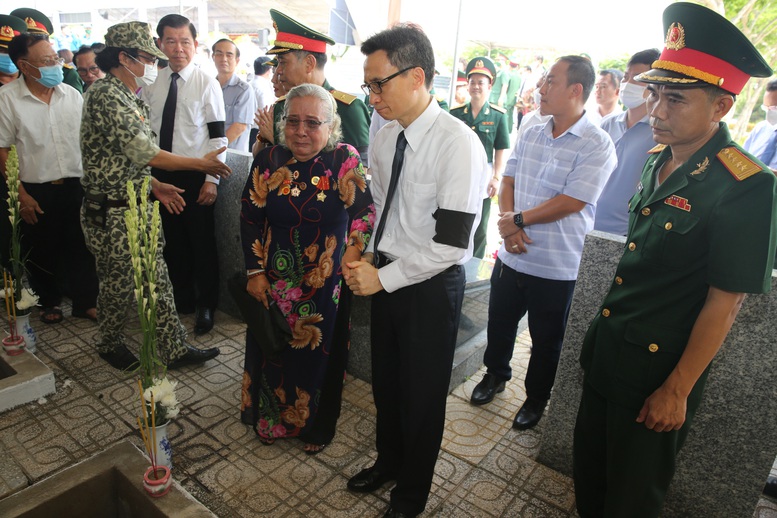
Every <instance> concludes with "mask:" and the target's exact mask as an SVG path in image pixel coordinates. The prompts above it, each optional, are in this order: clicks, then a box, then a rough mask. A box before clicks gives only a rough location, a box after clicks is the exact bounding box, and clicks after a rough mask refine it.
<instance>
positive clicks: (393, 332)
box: [370, 266, 465, 514]
mask: <svg viewBox="0 0 777 518" xmlns="http://www.w3.org/2000/svg"><path fill="white" fill-rule="evenodd" d="M464 283H465V276H464V268H463V267H461V266H454V267H452V268H450V269H448V270H446V271H445V272H443V273H441V274H438V275H436V276H434V277H432V278H431V279H429V280H427V281H424V282H421V283H418V284H414V285H412V286H407V287H405V288H402V289H399V290H397V291H395V292H393V293H386V292H385V291H382V292H379V293H376V294H375V295H373V297H372V318H371V320H372V326H371V333H370V336H371V341H372V391H373V395H374V397H375V407H376V408H377V433H376V435H377V437H376V445H377V450H378V459H377V461H376V463H375V465H376V466H377V467H378V468H379V469H381V470H383V471H386V472H388V473H392V474H394V475H395V476H396V480H397V485H396V487H394V489H393V490H392V491H391V505H392V507H394V509H396V510H397V511H401V512H404V513H408V514H418V513H421V512H422V511H423V510H424V507H425V506H426V501H427V499H428V497H429V490H430V489H431V486H432V477H433V475H434V465H435V463H436V462H437V455H438V453H439V450H440V443H441V442H442V435H443V430H444V426H445V402H446V398H447V396H448V384H449V382H450V378H451V367H452V364H453V350H454V348H455V346H456V333H457V331H458V327H459V317H460V315H461V304H462V299H463V297H464Z"/></svg>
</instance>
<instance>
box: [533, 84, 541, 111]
mask: <svg viewBox="0 0 777 518" xmlns="http://www.w3.org/2000/svg"><path fill="white" fill-rule="evenodd" d="M541 100H542V96H541V95H540V89H539V88H535V89H534V104H536V105H537V108H539V107H540V101H541Z"/></svg>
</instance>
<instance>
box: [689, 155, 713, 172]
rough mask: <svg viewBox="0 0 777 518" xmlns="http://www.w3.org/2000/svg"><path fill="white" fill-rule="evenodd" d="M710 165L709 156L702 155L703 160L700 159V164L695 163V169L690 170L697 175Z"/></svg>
mask: <svg viewBox="0 0 777 518" xmlns="http://www.w3.org/2000/svg"><path fill="white" fill-rule="evenodd" d="M709 166H710V159H709V157H706V156H705V157H704V160H702V161H701V163H700V164H696V169H695V170H693V171H691V175H697V174H700V173H703V172H704V171H706V170H707V168H708V167H709Z"/></svg>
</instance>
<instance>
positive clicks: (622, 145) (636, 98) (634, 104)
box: [594, 49, 660, 236]
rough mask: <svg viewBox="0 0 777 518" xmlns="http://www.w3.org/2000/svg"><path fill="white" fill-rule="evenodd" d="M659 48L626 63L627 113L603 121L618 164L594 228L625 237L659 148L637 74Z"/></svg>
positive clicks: (598, 208)
mask: <svg viewBox="0 0 777 518" xmlns="http://www.w3.org/2000/svg"><path fill="white" fill-rule="evenodd" d="M659 55H660V53H659V52H658V49H647V50H643V51H641V52H637V53H636V54H634V55H633V56H631V59H629V62H628V64H627V65H626V73H625V74H624V75H623V81H622V82H621V86H620V90H619V92H618V96H619V97H620V100H621V103H623V105H624V106H625V107H626V108H627V109H626V111H625V112H623V113H620V114H618V115H616V116H614V117H610V118H607V119H605V120H604V121H603V122H602V129H603V130H604V131H606V132H607V134H608V135H610V138H612V141H613V142H614V143H615V153H616V155H617V156H618V167H616V168H615V171H613V172H612V174H611V175H610V179H609V180H607V185H605V186H604V190H603V191H602V195H601V196H599V201H598V202H597V203H596V220H595V221H594V230H601V231H602V232H609V233H611V234H618V235H619V236H625V235H626V233H627V232H628V226H629V200H630V199H631V197H632V196H634V193H635V192H637V184H638V183H639V178H640V176H641V175H642V168H643V167H644V165H645V162H646V161H647V159H648V151H649V150H650V149H652V148H653V147H655V145H656V143H655V141H654V140H653V131H652V130H651V129H650V125H649V124H648V116H647V105H646V104H645V99H646V97H647V89H646V85H645V83H641V82H639V81H635V80H634V76H636V75H639V74H641V73H642V72H647V71H648V70H650V68H651V65H652V64H653V62H654V61H655V60H657V59H658V56H659Z"/></svg>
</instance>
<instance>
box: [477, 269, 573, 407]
mask: <svg viewBox="0 0 777 518" xmlns="http://www.w3.org/2000/svg"><path fill="white" fill-rule="evenodd" d="M574 290H575V281H556V280H551V279H543V278H541V277H535V276H533V275H527V274H525V273H520V272H517V271H515V270H513V269H512V268H510V267H509V266H506V265H505V264H503V263H502V261H501V260H500V259H497V260H496V264H495V265H494V271H493V273H492V274H491V296H490V298H489V302H488V347H486V353H485V356H484V358H483V363H485V365H486V367H487V369H488V372H489V373H490V374H493V375H494V376H496V377H497V378H499V379H500V380H504V381H507V380H509V379H510V378H511V377H512V374H513V373H512V369H511V368H510V360H511V359H512V357H513V347H514V346H515V338H516V335H517V334H518V323H519V322H520V320H521V318H523V316H524V315H525V314H526V313H527V311H528V313H529V334H530V335H531V342H532V349H531V359H530V360H529V370H528V372H527V373H526V380H525V382H524V383H525V387H526V395H527V397H528V399H532V400H535V401H547V400H548V399H549V398H550V390H551V389H552V388H553V382H554V381H555V379H556V367H558V360H559V356H560V355H561V345H562V342H563V339H564V331H565V329H566V326H567V317H568V316H569V306H570V304H571V302H572V293H573V292H574Z"/></svg>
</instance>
